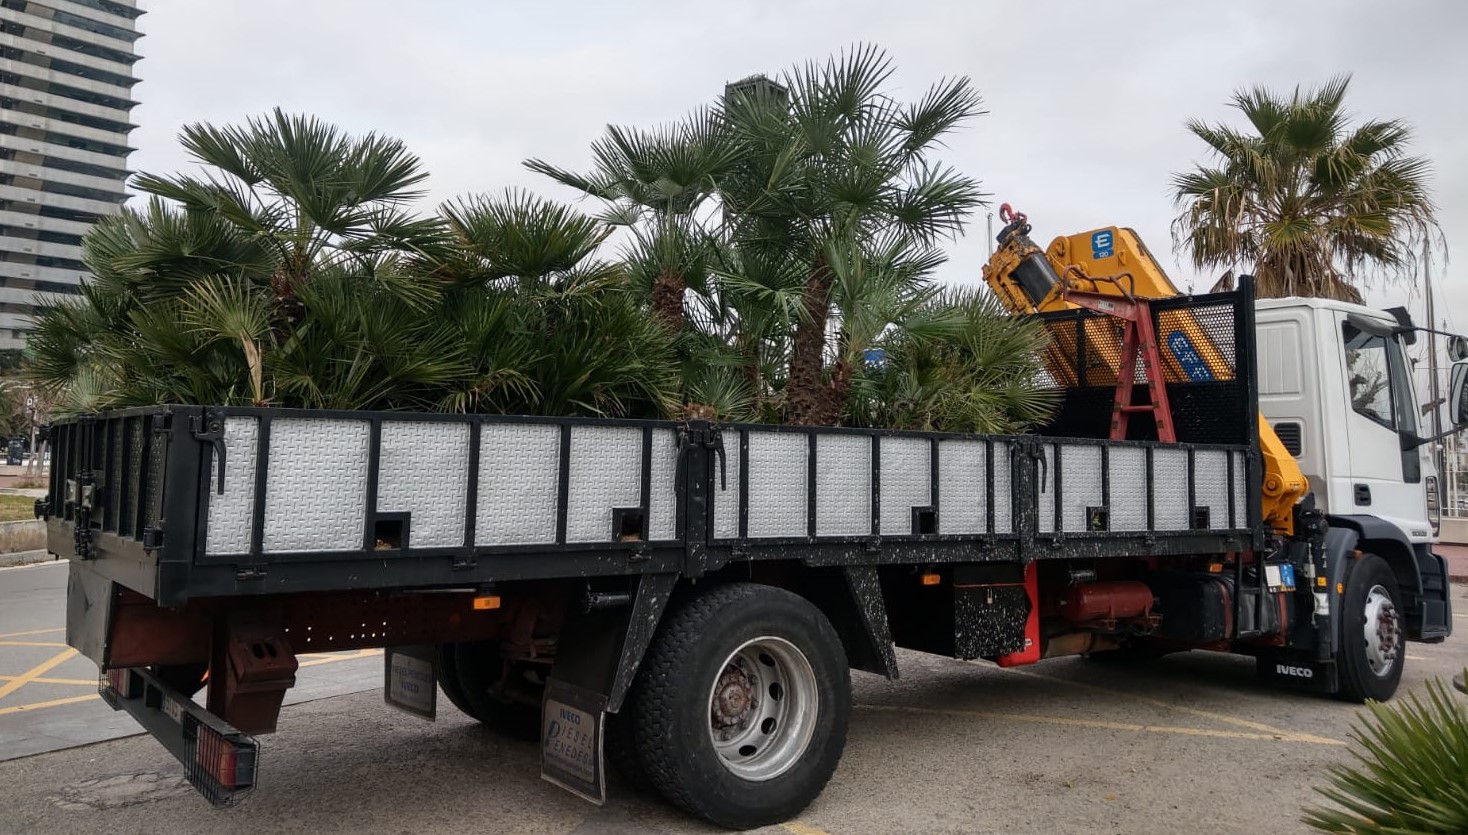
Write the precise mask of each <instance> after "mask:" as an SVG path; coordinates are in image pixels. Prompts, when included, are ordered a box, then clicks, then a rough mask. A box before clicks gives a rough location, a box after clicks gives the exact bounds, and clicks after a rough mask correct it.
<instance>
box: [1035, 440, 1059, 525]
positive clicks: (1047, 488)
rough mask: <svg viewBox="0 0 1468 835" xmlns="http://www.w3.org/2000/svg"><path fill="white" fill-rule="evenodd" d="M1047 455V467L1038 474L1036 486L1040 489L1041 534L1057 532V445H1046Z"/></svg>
mask: <svg viewBox="0 0 1468 835" xmlns="http://www.w3.org/2000/svg"><path fill="white" fill-rule="evenodd" d="M1041 451H1043V452H1044V453H1045V465H1044V466H1043V467H1041V468H1040V471H1039V472H1038V473H1037V474H1036V479H1037V481H1036V484H1037V485H1039V487H1040V499H1039V501H1040V503H1039V506H1038V507H1037V508H1036V510H1037V513H1036V516H1037V517H1038V524H1037V525H1036V530H1038V531H1040V532H1041V533H1053V532H1054V531H1055V445H1054V444H1045V445H1044V446H1043V447H1041Z"/></svg>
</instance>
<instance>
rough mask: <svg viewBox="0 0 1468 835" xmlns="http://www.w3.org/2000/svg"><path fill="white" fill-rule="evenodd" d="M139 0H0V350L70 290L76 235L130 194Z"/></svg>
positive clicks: (82, 270) (77, 271)
mask: <svg viewBox="0 0 1468 835" xmlns="http://www.w3.org/2000/svg"><path fill="white" fill-rule="evenodd" d="M141 14H142V11H141V10H140V9H138V8H137V0H40V2H37V0H0V348H19V347H21V346H23V345H24V344H25V335H26V332H27V331H28V329H29V328H30V314H31V313H32V312H33V311H34V309H35V307H34V302H35V300H36V297H37V295H38V294H39V295H42V296H48V295H49V296H53V297H54V296H55V295H56V294H66V293H76V292H77V291H78V287H79V285H80V283H81V281H82V278H83V277H84V276H85V275H86V274H87V273H86V267H85V266H84V265H83V264H82V260H81V238H82V235H83V234H84V233H85V232H86V231H87V228H88V227H89V226H91V224H92V222H93V221H95V220H96V219H97V218H98V217H101V216H103V215H108V214H112V213H114V212H116V211H117V210H118V208H119V207H120V206H121V205H122V203H123V201H125V200H126V199H127V195H126V192H125V191H124V188H123V185H124V183H125V182H126V181H127V177H128V174H129V172H128V170H127V156H128V154H130V153H131V152H132V149H131V148H129V147H128V144H127V136H128V132H129V131H131V130H132V129H133V127H134V126H133V125H132V124H131V123H129V122H128V113H129V111H131V110H132V108H133V106H134V105H135V104H137V102H135V101H133V100H132V98H131V96H130V90H131V88H132V86H133V85H134V84H136V83H137V79H136V78H135V77H134V76H133V71H132V66H133V62H134V61H136V60H137V55H136V54H135V53H134V52H133V42H134V41H136V40H137V39H138V37H139V33H138V32H137V26H136V23H137V18H138V16H139V15H141Z"/></svg>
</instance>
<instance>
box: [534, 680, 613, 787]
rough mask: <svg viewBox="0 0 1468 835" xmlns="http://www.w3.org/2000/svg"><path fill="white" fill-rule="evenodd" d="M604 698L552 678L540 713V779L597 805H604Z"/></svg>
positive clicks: (546, 689) (605, 779)
mask: <svg viewBox="0 0 1468 835" xmlns="http://www.w3.org/2000/svg"><path fill="white" fill-rule="evenodd" d="M606 708H607V698H606V696H603V695H602V694H600V693H593V692H591V691H588V690H585V689H583V688H580V687H577V686H575V685H573V684H567V683H565V682H563V681H557V680H556V679H554V678H552V679H550V680H549V681H547V682H546V685H545V698H544V700H543V701H542V702H541V714H540V776H541V778H542V779H544V780H547V781H549V782H551V783H554V784H556V785H557V786H560V787H561V788H563V789H565V790H567V791H569V792H571V793H573V794H576V795H579V796H580V797H583V798H585V799H587V800H590V801H591V802H592V803H595V804H596V805H598V806H600V805H602V804H603V803H606V802H607V777H606V762H605V760H604V759H603V757H602V742H603V729H604V727H605V725H606V717H607V713H606Z"/></svg>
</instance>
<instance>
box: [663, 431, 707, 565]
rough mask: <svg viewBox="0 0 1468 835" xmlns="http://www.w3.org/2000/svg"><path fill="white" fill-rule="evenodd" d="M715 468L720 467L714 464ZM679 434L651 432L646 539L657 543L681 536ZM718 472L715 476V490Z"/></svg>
mask: <svg viewBox="0 0 1468 835" xmlns="http://www.w3.org/2000/svg"><path fill="white" fill-rule="evenodd" d="M715 466H716V467H717V466H718V464H717V462H715ZM677 482H678V435H677V433H675V432H674V431H673V430H671V429H655V430H653V433H652V484H651V486H650V488H649V491H648V492H649V494H650V495H649V496H648V504H650V505H651V507H649V508H648V509H647V516H648V519H647V536H648V538H649V539H651V540H653V541H654V542H660V541H663V540H669V539H673V538H675V537H677V535H678V492H677V487H678V483H677ZM718 489H719V473H718V472H717V471H716V472H715V473H714V490H715V491H717V490H718Z"/></svg>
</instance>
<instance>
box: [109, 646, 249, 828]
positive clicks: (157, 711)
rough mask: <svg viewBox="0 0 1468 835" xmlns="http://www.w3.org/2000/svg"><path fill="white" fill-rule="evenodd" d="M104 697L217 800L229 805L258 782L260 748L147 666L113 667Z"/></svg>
mask: <svg viewBox="0 0 1468 835" xmlns="http://www.w3.org/2000/svg"><path fill="white" fill-rule="evenodd" d="M101 691H102V699H103V700H104V701H106V702H107V704H109V705H111V706H112V708H113V709H114V710H124V711H127V713H128V715H129V716H131V717H132V718H133V719H136V720H137V722H138V724H139V725H142V726H143V729H144V730H146V731H147V732H148V733H149V734H150V735H152V737H153V738H154V739H156V740H158V741H159V742H161V743H163V747H164V748H167V749H168V752H169V753H170V754H173V756H174V757H175V758H177V759H178V761H179V762H180V763H182V764H183V766H184V769H185V771H186V772H187V773H188V779H189V783H190V784H191V785H192V786H193V787H194V788H195V789H197V790H198V792H199V793H200V794H202V795H203V796H204V797H205V798H207V799H208V800H209V802H210V803H212V804H214V805H215V806H228V805H230V804H232V803H234V802H236V801H238V800H239V799H241V798H242V797H244V796H245V795H246V794H248V793H249V792H250V791H252V790H253V789H254V788H255V776H256V771H257V765H258V763H259V756H260V749H259V746H258V745H257V744H256V743H255V740H254V738H252V737H250V736H247V735H246V734H243V733H241V732H240V731H238V730H236V729H235V728H233V727H230V726H229V725H228V724H226V723H225V722H224V721H223V720H221V719H219V718H218V717H217V716H215V715H213V714H212V713H210V712H209V711H207V710H205V709H204V708H202V707H199V706H198V705H197V704H195V703H194V702H193V701H192V700H191V699H189V698H188V697H186V696H184V695H183V694H181V693H179V692H178V691H176V690H174V689H173V688H171V687H169V686H168V685H166V684H164V683H163V682H162V681H161V680H159V678H158V677H157V676H155V675H153V674H152V673H151V672H149V671H147V670H146V669H143V668H137V667H135V668H131V669H124V670H113V671H112V672H110V673H108V674H107V675H106V676H104V677H103V678H102V685H101Z"/></svg>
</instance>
